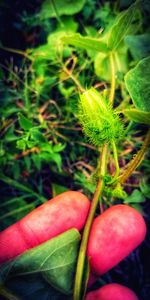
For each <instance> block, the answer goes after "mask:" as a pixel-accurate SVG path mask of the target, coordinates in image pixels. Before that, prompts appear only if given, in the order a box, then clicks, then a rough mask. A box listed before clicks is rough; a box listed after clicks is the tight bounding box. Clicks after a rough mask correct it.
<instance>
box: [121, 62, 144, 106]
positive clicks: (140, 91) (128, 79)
mask: <svg viewBox="0 0 150 300" xmlns="http://www.w3.org/2000/svg"><path fill="white" fill-rule="evenodd" d="M125 83H126V87H127V90H128V92H129V94H130V96H131V98H132V101H133V103H134V105H135V106H136V108H137V109H139V110H142V111H145V112H150V56H148V57H146V58H144V59H142V60H141V61H140V62H139V63H138V64H137V65H136V67H135V68H133V69H131V70H130V71H129V72H128V73H127V74H126V75H125Z"/></svg>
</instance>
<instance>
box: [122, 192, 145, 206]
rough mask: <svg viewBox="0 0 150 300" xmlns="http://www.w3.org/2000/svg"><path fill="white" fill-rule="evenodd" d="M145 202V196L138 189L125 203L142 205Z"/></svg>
mask: <svg viewBox="0 0 150 300" xmlns="http://www.w3.org/2000/svg"><path fill="white" fill-rule="evenodd" d="M141 202H145V197H144V195H143V194H142V193H141V192H140V191H139V190H137V189H135V190H134V191H133V192H132V194H131V195H130V196H128V197H127V198H126V199H125V200H124V203H127V204H130V203H141Z"/></svg>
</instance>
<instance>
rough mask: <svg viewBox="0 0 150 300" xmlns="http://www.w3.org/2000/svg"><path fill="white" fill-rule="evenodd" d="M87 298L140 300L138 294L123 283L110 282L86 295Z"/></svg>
mask: <svg viewBox="0 0 150 300" xmlns="http://www.w3.org/2000/svg"><path fill="white" fill-rule="evenodd" d="M85 300H139V299H138V297H137V296H136V294H135V293H134V292H133V291H132V290H130V289H129V288H127V287H126V286H123V285H121V284H117V283H110V284H106V285H105V286H103V287H102V288H100V289H98V290H95V291H92V292H90V293H88V294H87V295H86V298H85Z"/></svg>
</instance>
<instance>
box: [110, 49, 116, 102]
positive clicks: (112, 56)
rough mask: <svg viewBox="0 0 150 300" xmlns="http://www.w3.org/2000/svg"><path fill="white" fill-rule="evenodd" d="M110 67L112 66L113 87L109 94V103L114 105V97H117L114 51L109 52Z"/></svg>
mask: <svg viewBox="0 0 150 300" xmlns="http://www.w3.org/2000/svg"><path fill="white" fill-rule="evenodd" d="M109 61H110V68H111V89H110V95H109V104H110V106H113V102H114V97H115V83H116V78H115V76H116V71H115V60H114V54H113V52H110V54H109Z"/></svg>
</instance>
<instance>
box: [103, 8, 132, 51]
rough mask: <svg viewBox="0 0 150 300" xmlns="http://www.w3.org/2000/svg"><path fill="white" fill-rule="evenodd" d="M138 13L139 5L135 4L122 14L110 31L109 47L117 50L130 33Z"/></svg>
mask: <svg viewBox="0 0 150 300" xmlns="http://www.w3.org/2000/svg"><path fill="white" fill-rule="evenodd" d="M136 13H137V5H136V3H134V4H133V5H131V6H130V7H129V8H128V9H127V10H126V11H123V12H121V13H120V14H119V15H118V17H117V18H116V21H115V22H114V24H113V25H112V27H111V29H110V33H109V35H108V47H109V48H110V49H112V50H114V49H116V48H117V47H118V46H119V44H120V43H121V41H123V39H124V37H125V36H126V35H127V34H128V33H129V30H130V27H131V25H132V22H133V20H134V18H135V16H136Z"/></svg>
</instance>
